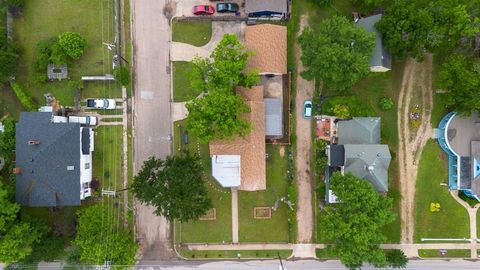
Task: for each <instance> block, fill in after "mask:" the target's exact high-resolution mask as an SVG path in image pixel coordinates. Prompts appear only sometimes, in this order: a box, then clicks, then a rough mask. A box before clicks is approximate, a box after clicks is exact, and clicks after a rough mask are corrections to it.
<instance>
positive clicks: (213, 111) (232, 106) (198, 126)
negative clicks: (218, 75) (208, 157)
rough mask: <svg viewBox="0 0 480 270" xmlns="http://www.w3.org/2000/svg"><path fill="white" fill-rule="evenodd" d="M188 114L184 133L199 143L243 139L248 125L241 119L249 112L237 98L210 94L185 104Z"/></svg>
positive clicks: (248, 127) (226, 94) (239, 97)
mask: <svg viewBox="0 0 480 270" xmlns="http://www.w3.org/2000/svg"><path fill="white" fill-rule="evenodd" d="M186 107H187V110H188V118H187V124H186V125H187V129H188V130H189V131H191V132H193V133H195V135H197V136H198V138H199V139H200V141H201V142H204V143H207V142H209V141H211V140H213V139H229V138H232V137H233V136H236V135H239V136H242V137H243V136H246V135H247V134H248V133H249V132H250V131H251V124H250V122H248V121H247V120H245V119H243V118H242V117H241V115H242V114H243V113H249V112H250V108H249V107H248V106H247V105H246V104H245V101H244V100H243V98H242V97H241V96H240V95H237V94H235V93H230V91H212V92H209V93H208V94H207V95H205V96H204V97H203V98H199V99H194V100H192V101H190V102H188V103H187V104H186Z"/></svg>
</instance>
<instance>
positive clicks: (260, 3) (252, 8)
mask: <svg viewBox="0 0 480 270" xmlns="http://www.w3.org/2000/svg"><path fill="white" fill-rule="evenodd" d="M288 11H289V0H245V13H247V14H248V17H278V18H282V19H287V18H288V17H289V12H288Z"/></svg>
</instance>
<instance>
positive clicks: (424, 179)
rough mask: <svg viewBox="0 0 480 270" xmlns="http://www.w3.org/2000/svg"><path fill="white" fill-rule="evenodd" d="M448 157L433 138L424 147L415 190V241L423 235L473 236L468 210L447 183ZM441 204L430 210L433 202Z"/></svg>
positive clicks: (432, 236)
mask: <svg viewBox="0 0 480 270" xmlns="http://www.w3.org/2000/svg"><path fill="white" fill-rule="evenodd" d="M447 181H448V158H447V156H446V154H445V153H444V152H443V151H442V149H441V148H440V146H439V145H438V144H437V143H436V142H435V141H433V140H429V141H428V142H427V144H426V146H425V147H424V148H423V152H422V157H421V159H420V164H419V168H418V176H417V183H416V193H415V232H414V240H415V242H420V239H421V238H463V237H469V236H470V233H469V224H470V223H469V218H468V213H467V210H466V209H465V208H464V207H463V206H462V205H460V204H459V203H457V202H456V201H455V200H454V199H453V198H452V196H451V195H450V192H449V190H448V187H447V186H442V185H440V184H442V183H447ZM432 202H435V203H439V204H440V211H439V212H433V213H432V212H430V203H432Z"/></svg>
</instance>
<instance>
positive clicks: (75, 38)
mask: <svg viewBox="0 0 480 270" xmlns="http://www.w3.org/2000/svg"><path fill="white" fill-rule="evenodd" d="M58 44H59V45H60V47H61V48H62V50H63V51H64V53H65V54H66V55H68V56H69V57H71V58H73V59H78V58H80V57H81V56H82V55H83V52H84V51H85V46H86V41H85V38H84V37H82V35H80V34H79V33H75V32H65V33H63V34H61V35H60V36H59V37H58Z"/></svg>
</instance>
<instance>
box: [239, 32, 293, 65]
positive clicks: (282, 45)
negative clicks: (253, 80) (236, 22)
mask: <svg viewBox="0 0 480 270" xmlns="http://www.w3.org/2000/svg"><path fill="white" fill-rule="evenodd" d="M245 44H246V47H247V49H248V50H249V51H251V52H253V53H254V55H253V56H251V57H250V58H249V59H248V63H247V70H252V69H254V70H257V71H258V72H259V73H278V74H286V73H287V27H285V26H281V25H274V24H259V25H253V26H247V28H246V29H245Z"/></svg>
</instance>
